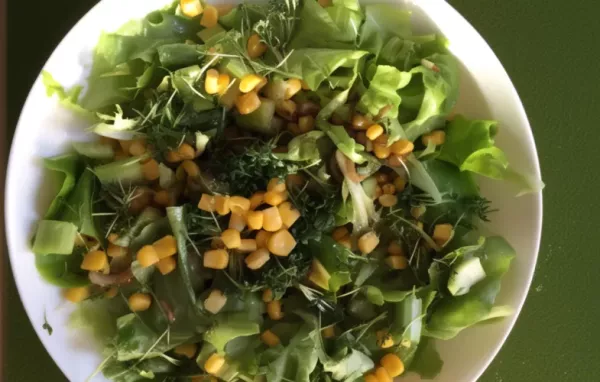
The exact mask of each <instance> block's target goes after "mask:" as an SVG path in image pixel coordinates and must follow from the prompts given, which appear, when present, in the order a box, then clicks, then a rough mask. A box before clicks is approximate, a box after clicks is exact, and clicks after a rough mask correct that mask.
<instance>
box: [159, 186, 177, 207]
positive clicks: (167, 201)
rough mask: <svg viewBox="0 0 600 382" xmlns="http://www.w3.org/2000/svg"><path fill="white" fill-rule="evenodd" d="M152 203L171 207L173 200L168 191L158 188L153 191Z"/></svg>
mask: <svg viewBox="0 0 600 382" xmlns="http://www.w3.org/2000/svg"><path fill="white" fill-rule="evenodd" d="M154 203H155V204H157V205H159V206H160V207H171V206H173V205H174V200H173V197H172V196H171V194H170V193H169V191H167V190H159V191H156V192H155V193H154Z"/></svg>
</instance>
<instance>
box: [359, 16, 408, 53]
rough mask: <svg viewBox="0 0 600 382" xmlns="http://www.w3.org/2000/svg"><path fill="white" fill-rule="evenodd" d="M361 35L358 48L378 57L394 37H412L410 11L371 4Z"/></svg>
mask: <svg viewBox="0 0 600 382" xmlns="http://www.w3.org/2000/svg"><path fill="white" fill-rule="evenodd" d="M359 35H360V38H359V42H358V48H359V49H363V50H367V51H369V52H371V53H374V54H375V55H378V54H379V52H380V51H381V48H382V47H383V46H384V44H385V43H386V42H387V41H388V40H389V39H390V38H392V37H393V36H398V37H402V38H406V37H410V36H411V35H412V31H411V25H410V11H407V10H403V9H401V8H400V7H398V6H396V5H391V4H369V5H367V6H366V7H365V22H364V23H363V25H362V27H361V29H360V33H359Z"/></svg>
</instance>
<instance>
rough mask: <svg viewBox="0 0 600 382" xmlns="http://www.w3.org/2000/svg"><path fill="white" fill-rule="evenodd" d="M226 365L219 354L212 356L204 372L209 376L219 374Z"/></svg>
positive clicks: (207, 361) (205, 364) (205, 365)
mask: <svg viewBox="0 0 600 382" xmlns="http://www.w3.org/2000/svg"><path fill="white" fill-rule="evenodd" d="M223 365H225V358H224V357H223V356H222V355H219V354H217V353H214V354H212V355H211V356H210V357H208V359H207V360H206V362H205V363H204V370H206V372H207V373H209V374H217V373H218V372H219V370H221V368H222V367H223Z"/></svg>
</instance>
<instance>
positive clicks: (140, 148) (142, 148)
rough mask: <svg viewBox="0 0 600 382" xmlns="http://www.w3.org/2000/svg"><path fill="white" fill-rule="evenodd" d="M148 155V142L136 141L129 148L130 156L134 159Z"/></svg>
mask: <svg viewBox="0 0 600 382" xmlns="http://www.w3.org/2000/svg"><path fill="white" fill-rule="evenodd" d="M144 153H146V141H144V140H143V139H134V140H133V141H131V145H130V146H129V154H131V155H133V156H134V157H137V156H140V155H144Z"/></svg>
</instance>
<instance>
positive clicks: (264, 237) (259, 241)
mask: <svg viewBox="0 0 600 382" xmlns="http://www.w3.org/2000/svg"><path fill="white" fill-rule="evenodd" d="M271 236H273V233H271V232H268V231H265V230H264V229H263V230H260V231H258V233H257V234H256V239H255V240H256V246H257V247H258V248H267V247H268V245H269V239H270V238H271Z"/></svg>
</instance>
